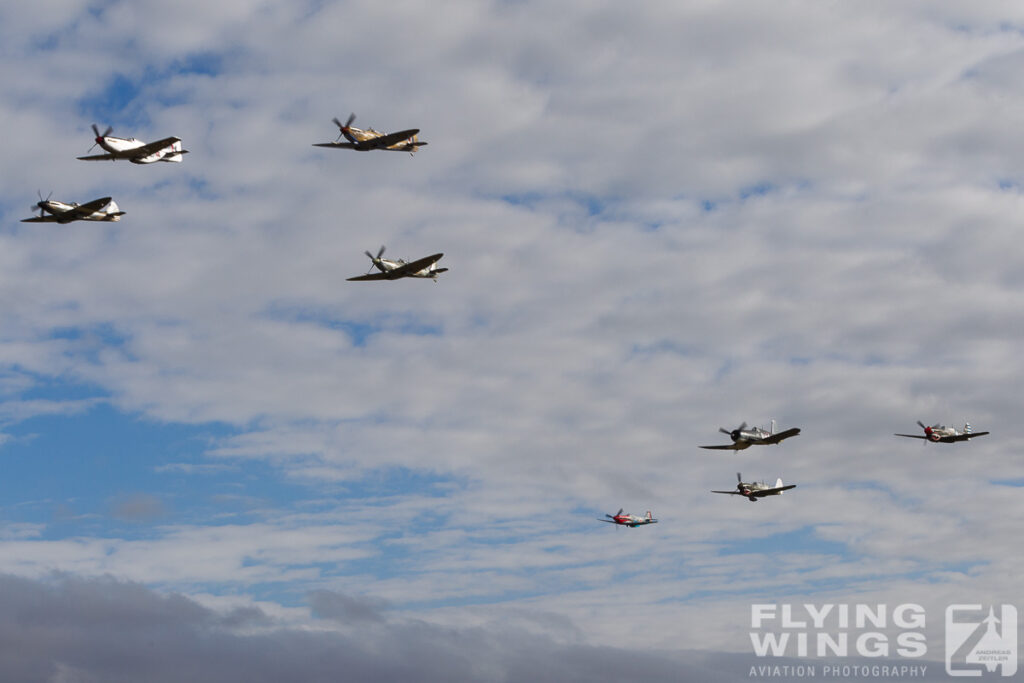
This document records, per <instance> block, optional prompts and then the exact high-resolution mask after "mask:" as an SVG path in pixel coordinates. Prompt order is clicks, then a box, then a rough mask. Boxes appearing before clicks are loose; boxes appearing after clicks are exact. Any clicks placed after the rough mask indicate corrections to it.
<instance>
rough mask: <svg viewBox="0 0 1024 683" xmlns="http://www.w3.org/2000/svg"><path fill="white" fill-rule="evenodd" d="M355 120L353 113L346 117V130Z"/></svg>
mask: <svg viewBox="0 0 1024 683" xmlns="http://www.w3.org/2000/svg"><path fill="white" fill-rule="evenodd" d="M355 120H356V115H355V113H352V114H349V115H348V121H346V122H345V127H346V128H348V127H349V126H351V125H352V122H353V121H355Z"/></svg>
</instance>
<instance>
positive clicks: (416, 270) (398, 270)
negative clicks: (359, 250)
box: [348, 247, 448, 282]
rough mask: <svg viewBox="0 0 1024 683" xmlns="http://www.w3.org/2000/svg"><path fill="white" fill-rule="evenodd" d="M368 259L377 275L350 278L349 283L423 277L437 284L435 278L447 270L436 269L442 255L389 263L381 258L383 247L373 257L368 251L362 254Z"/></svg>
mask: <svg viewBox="0 0 1024 683" xmlns="http://www.w3.org/2000/svg"><path fill="white" fill-rule="evenodd" d="M363 253H364V254H366V255H367V256H369V257H370V260H371V261H372V262H373V265H372V266H370V270H373V268H374V266H376V268H377V269H378V270H379V271H381V272H379V273H373V274H369V273H368V274H366V275H360V276H359V277H350V278H348V280H349V281H350V282H356V281H361V280H397V279H399V278H403V277H423V278H431V279H432V280H433V281H434V282H437V276H438V275H440V274H441V273H444V272H446V271H447V270H448V269H447V268H438V267H437V262H438V261H440V260H441V257H442V256H444V254H433V255H432V256H427V257H424V258H421V259H419V260H416V261H413V262H412V263H406V262H405V261H403V260H402V259H398V260H397V261H390V260H388V259H384V258H381V255H383V254H384V247H381V248H380V251H378V252H377V255H376V256H374V255H373V254H371V253H370V252H368V251H365V252H363Z"/></svg>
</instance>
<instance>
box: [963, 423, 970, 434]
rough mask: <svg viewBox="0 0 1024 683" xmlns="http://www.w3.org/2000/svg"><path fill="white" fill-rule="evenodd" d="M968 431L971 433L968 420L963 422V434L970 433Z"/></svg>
mask: <svg viewBox="0 0 1024 683" xmlns="http://www.w3.org/2000/svg"><path fill="white" fill-rule="evenodd" d="M970 433H971V423H970V422H965V423H964V434H970Z"/></svg>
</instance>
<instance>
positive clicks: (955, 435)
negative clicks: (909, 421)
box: [896, 420, 988, 443]
mask: <svg viewBox="0 0 1024 683" xmlns="http://www.w3.org/2000/svg"><path fill="white" fill-rule="evenodd" d="M917 424H918V425H920V426H921V429H923V430H924V436H922V435H920V434H896V436H905V437H907V438H908V439H926V440H928V441H934V442H936V443H939V442H941V443H955V442H957V441H968V440H970V439H973V438H974V437H976V436H985V435H986V434H988V432H975V431H972V430H971V423H970V422H968V423H967V424H965V425H964V431H962V432H958V431H957V430H956V429H955V428H953V427H946V426H943V425H940V424H933V425H932V426H931V427H927V426H925V424H924V423H923V422H921V421H920V420H918V421H917Z"/></svg>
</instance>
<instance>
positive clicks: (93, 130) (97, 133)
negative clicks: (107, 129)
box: [92, 123, 100, 137]
mask: <svg viewBox="0 0 1024 683" xmlns="http://www.w3.org/2000/svg"><path fill="white" fill-rule="evenodd" d="M92 132H93V133H96V137H99V136H100V129H99V126H97V125H96V124H95V123H94V124H92Z"/></svg>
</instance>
